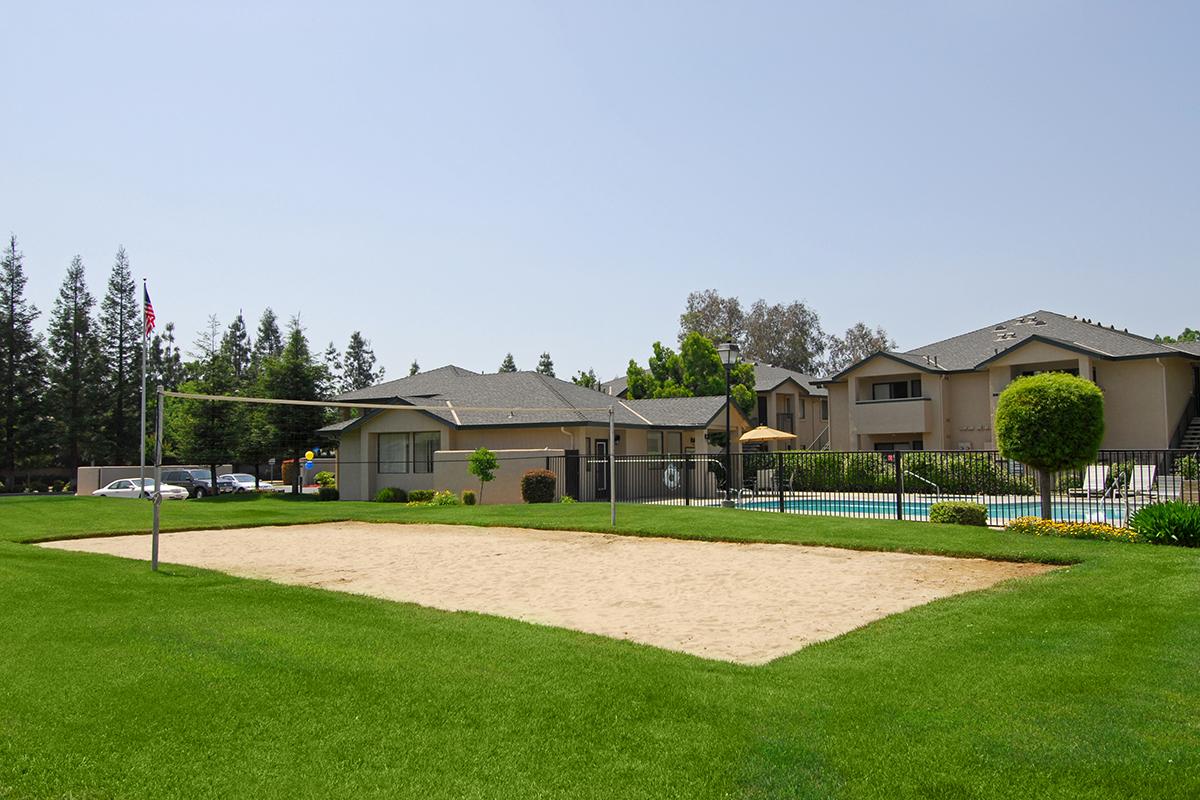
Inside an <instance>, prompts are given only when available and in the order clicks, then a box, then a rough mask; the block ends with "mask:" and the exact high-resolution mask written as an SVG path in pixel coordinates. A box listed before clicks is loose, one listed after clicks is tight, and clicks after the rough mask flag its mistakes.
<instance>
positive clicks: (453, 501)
mask: <svg viewBox="0 0 1200 800" xmlns="http://www.w3.org/2000/svg"><path fill="white" fill-rule="evenodd" d="M431 502H432V503H433V504H434V505H435V506H456V505H458V504H459V502H460V501H459V499H458V495H456V494H455V493H454V492H452V491H450V490H449V489H447V490H446V491H444V492H438V493H436V494H435V495H434V496H433V500H432V501H431Z"/></svg>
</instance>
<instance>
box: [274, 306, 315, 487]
mask: <svg viewBox="0 0 1200 800" xmlns="http://www.w3.org/2000/svg"><path fill="white" fill-rule="evenodd" d="M321 373H322V370H321V366H320V365H319V364H317V363H315V362H314V361H313V358H312V353H311V352H310V351H309V348H308V338H307V337H306V336H305V335H304V328H302V327H301V326H300V319H299V318H298V317H293V318H292V322H291V325H290V328H289V330H288V338H287V344H285V345H284V347H283V352H282V353H280V354H279V357H278V358H273V359H270V360H269V361H267V362H266V370H265V372H264V380H263V388H264V389H265V391H266V394H267V396H268V397H274V398H279V399H281V400H318V399H320V390H321ZM267 421H268V423H269V424H270V426H271V429H272V433H273V439H274V443H275V446H276V448H277V452H280V453H282V454H284V455H286V456H288V457H290V458H295V459H297V466H299V461H300V459H301V456H302V454H303V453H304V452H305V451H306V450H308V449H309V448H312V447H315V446H317V445H318V444H319V442H318V440H317V435H316V431H317V428H320V427H321V426H322V425H324V424H325V412H324V410H323V409H321V408H318V407H316V406H292V405H272V406H268V407H267Z"/></svg>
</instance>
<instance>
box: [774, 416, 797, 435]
mask: <svg viewBox="0 0 1200 800" xmlns="http://www.w3.org/2000/svg"><path fill="white" fill-rule="evenodd" d="M794 420H795V417H793V416H792V415H791V414H776V415H775V430H777V431H784V432H786V433H795V432H796V427H795V422H794Z"/></svg>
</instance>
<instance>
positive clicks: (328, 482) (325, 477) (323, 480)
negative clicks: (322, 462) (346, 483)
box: [313, 470, 337, 489]
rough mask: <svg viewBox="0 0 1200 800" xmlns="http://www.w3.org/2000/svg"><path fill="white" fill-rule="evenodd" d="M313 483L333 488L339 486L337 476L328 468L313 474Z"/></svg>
mask: <svg viewBox="0 0 1200 800" xmlns="http://www.w3.org/2000/svg"><path fill="white" fill-rule="evenodd" d="M313 483H315V484H317V486H321V487H324V488H326V489H332V488H333V487H335V486H337V477H336V476H335V475H334V474H333V473H332V472H329V471H328V470H321V471H320V472H318V473H317V474H316V475H314V476H313Z"/></svg>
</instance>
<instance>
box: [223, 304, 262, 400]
mask: <svg viewBox="0 0 1200 800" xmlns="http://www.w3.org/2000/svg"><path fill="white" fill-rule="evenodd" d="M253 353H254V347H253V343H252V342H251V341H250V333H249V332H248V331H247V330H246V320H245V319H244V318H243V317H242V312H241V311H238V314H237V316H236V317H234V318H233V322H231V323H229V327H228V328H226V329H225V335H224V336H223V337H222V338H221V357H222V358H224V359H225V360H226V361H228V362H229V368H230V370H231V371H232V372H233V379H234V382H235V383H236V384H237V385H238V386H241V385H243V384H244V383H245V382H246V381H247V380H249V378H250V359H251V356H252V355H253Z"/></svg>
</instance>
